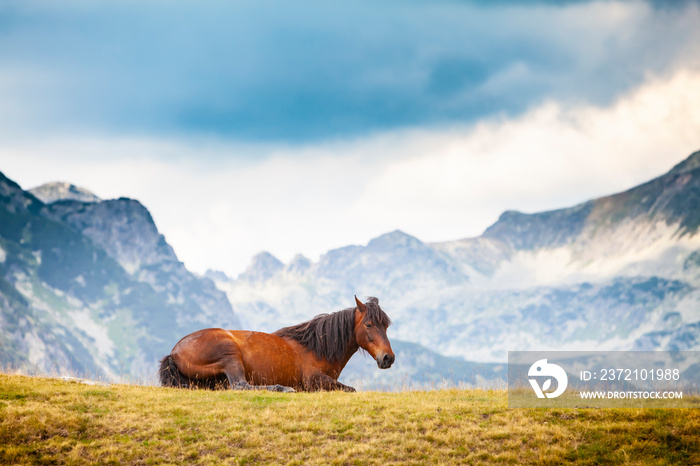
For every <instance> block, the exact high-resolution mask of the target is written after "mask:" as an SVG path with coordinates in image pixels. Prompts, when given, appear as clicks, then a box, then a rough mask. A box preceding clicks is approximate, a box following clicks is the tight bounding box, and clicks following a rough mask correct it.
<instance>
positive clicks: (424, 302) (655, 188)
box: [215, 152, 700, 373]
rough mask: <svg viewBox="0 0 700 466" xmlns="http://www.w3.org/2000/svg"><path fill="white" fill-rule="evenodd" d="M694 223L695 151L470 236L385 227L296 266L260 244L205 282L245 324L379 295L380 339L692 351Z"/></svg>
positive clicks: (698, 300)
mask: <svg viewBox="0 0 700 466" xmlns="http://www.w3.org/2000/svg"><path fill="white" fill-rule="evenodd" d="M699 226H700V152H696V153H694V154H692V155H691V156H690V157H688V158H687V159H686V160H684V161H682V162H681V163H679V164H678V165H676V166H675V167H674V168H673V169H672V170H670V171H669V172H668V173H666V174H664V175H662V176H660V177H658V178H655V179H653V180H651V181H649V182H647V183H644V184H642V185H640V186H637V187H634V188H632V189H630V190H627V191H625V192H622V193H618V194H614V195H611V196H606V197H602V198H599V199H594V200H590V201H587V202H584V203H582V204H580V205H577V206H573V207H570V208H566V209H558V210H554V211H549V212H541V213H534V214H527V213H521V212H514V211H508V212H505V213H504V214H503V215H501V217H500V218H499V220H498V221H497V222H496V223H495V224H494V225H492V226H490V227H489V228H488V229H486V231H485V232H484V233H483V234H482V235H481V236H479V237H477V238H466V239H462V240H457V241H448V242H442V243H431V244H427V243H423V242H421V241H420V240H418V239H417V238H415V237H413V236H410V235H408V234H406V233H403V232H401V231H394V232H392V233H388V234H385V235H382V236H380V237H379V238H376V239H374V240H372V241H370V242H369V243H368V244H367V245H365V246H347V247H344V248H340V249H336V250H332V251H329V252H327V253H326V254H324V255H323V256H322V257H321V258H320V259H319V260H318V261H316V262H312V261H309V260H308V259H307V260H305V261H304V262H303V264H304V265H303V267H299V266H298V263H297V262H298V260H295V261H293V263H290V264H287V265H284V264H282V263H281V262H280V261H279V260H277V259H274V258H271V256H270V255H269V254H265V257H266V260H265V261H264V264H263V263H262V262H261V261H259V260H258V261H257V262H256V261H254V262H253V264H251V268H249V270H248V271H246V273H244V274H243V275H241V276H240V277H237V278H235V279H230V278H227V277H223V276H221V275H218V276H217V278H215V282H216V284H217V286H218V287H219V288H220V289H222V290H224V291H226V293H227V295H228V297H229V299H230V301H231V303H232V304H233V306H234V307H235V308H236V310H237V312H238V315H239V317H240V318H241V321H242V323H243V324H244V326H248V327H250V328H256V329H263V330H273V329H275V328H278V327H280V326H282V325H288V324H292V323H295V322H300V321H302V320H305V319H308V318H309V317H311V316H313V315H315V314H317V313H320V312H329V311H332V310H339V309H343V308H345V307H349V306H350V305H351V304H352V303H351V300H352V296H353V295H354V294H357V295H358V296H377V297H379V299H380V303H381V305H382V306H383V307H384V308H385V310H386V311H387V313H388V314H389V315H390V317H391V318H392V319H393V321H394V323H395V324H394V326H392V328H391V329H390V330H389V336H390V338H391V339H396V340H398V341H402V342H414V343H417V344H420V345H422V347H423V348H429V349H430V350H431V351H434V352H435V353H437V354H440V355H442V356H449V357H452V358H457V359H455V361H458V360H460V359H461V360H463V361H464V360H471V361H481V362H504V361H506V359H507V351H508V350H535V349H537V350H544V349H557V350H564V349H567V350H576V349H609V350H631V349H638V350H658V349H663V350H698V349H700V290H698V284H699V283H700V281H699V279H700V235H698V227H699ZM269 264H274V266H273V267H270V266H269ZM253 275H255V276H256V277H266V278H264V279H263V278H261V279H256V280H250V279H249V277H250V276H253ZM407 363H408V364H409V365H411V364H413V362H412V361H410V362H409V361H407ZM394 367H395V368H396V369H397V371H396V372H399V370H400V367H401V361H400V358H397V362H396V363H395V366H394ZM392 370H394V369H392ZM417 371H419V370H418V369H416V370H414V371H413V372H414V373H416V372H417Z"/></svg>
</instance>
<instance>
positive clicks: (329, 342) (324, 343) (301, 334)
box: [274, 298, 391, 363]
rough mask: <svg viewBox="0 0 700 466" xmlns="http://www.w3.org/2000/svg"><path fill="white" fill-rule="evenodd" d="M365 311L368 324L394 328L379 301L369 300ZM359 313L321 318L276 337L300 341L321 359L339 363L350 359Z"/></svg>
mask: <svg viewBox="0 0 700 466" xmlns="http://www.w3.org/2000/svg"><path fill="white" fill-rule="evenodd" d="M365 307H367V315H366V316H365V318H364V319H363V320H364V321H365V322H367V321H369V322H371V323H372V324H373V325H377V326H382V327H384V328H386V327H388V326H389V325H391V319H389V316H387V315H386V313H385V312H384V311H383V310H382V308H381V307H379V300H378V299H377V298H368V300H367V303H366V304H365ZM355 309H356V308H348V309H344V310H342V311H338V312H334V313H332V314H319V315H317V316H316V317H314V318H313V319H311V320H309V321H307V322H303V323H301V324H297V325H292V326H291V327H284V328H281V329H279V330H277V331H276V332H275V333H274V335H277V336H279V337H282V338H289V339H291V340H295V341H298V342H299V343H301V344H302V346H304V347H305V348H306V349H308V350H309V351H311V352H313V353H314V354H315V355H316V357H318V358H324V359H327V360H328V361H330V362H332V363H335V362H339V361H341V360H342V359H343V358H344V357H345V356H346V354H347V350H348V345H349V344H350V340H352V338H353V336H354V335H355Z"/></svg>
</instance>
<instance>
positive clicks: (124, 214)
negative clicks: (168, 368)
mask: <svg viewBox="0 0 700 466" xmlns="http://www.w3.org/2000/svg"><path fill="white" fill-rule="evenodd" d="M65 192H66V193H68V194H70V193H71V192H73V191H71V190H70V189H68V190H65ZM216 324H219V325H225V326H232V327H236V326H238V320H237V318H236V316H235V315H234V313H233V310H232V309H231V306H230V304H229V302H228V300H227V299H226V297H225V295H224V294H223V293H221V292H220V291H219V290H217V289H216V288H215V287H214V285H213V283H212V282H211V281H210V280H207V279H201V278H197V277H195V276H194V275H192V274H191V273H189V272H188V271H187V270H186V269H185V267H184V265H183V264H182V263H180V262H179V261H178V260H177V257H176V256H175V254H174V252H173V251H172V248H170V246H169V245H168V244H167V243H166V242H165V239H164V238H163V236H162V235H160V233H158V230H157V228H156V227H155V224H154V223H153V220H152V218H151V216H150V214H149V213H148V211H147V210H146V209H145V208H144V207H143V206H142V205H141V204H139V203H138V202H137V201H133V200H130V199H116V200H109V201H101V200H99V199H97V200H96V199H90V200H89V201H87V202H82V201H75V200H57V201H56V202H53V203H51V204H44V203H43V202H41V201H40V200H38V199H37V198H36V197H35V196H34V195H32V194H31V193H29V192H26V191H24V190H22V189H21V188H20V187H19V185H17V184H16V183H14V182H13V181H11V180H9V179H8V178H7V177H5V176H4V175H2V174H1V173H0V328H1V329H2V331H1V332H0V347H1V351H0V362H1V363H2V364H3V365H6V366H13V367H20V368H24V369H26V370H38V371H40V372H45V373H46V372H60V373H75V372H77V373H84V372H90V373H97V374H103V375H105V376H107V377H110V378H112V379H118V378H120V377H121V376H129V375H132V376H135V375H137V374H142V373H152V372H153V371H154V367H155V366H156V361H157V359H158V358H159V357H162V355H164V354H167V353H168V352H169V350H170V349H171V348H172V346H173V344H174V343H175V342H177V341H178V339H179V338H181V337H182V335H184V334H186V333H189V332H190V331H193V330H196V329H199V328H201V327H202V326H210V325H216Z"/></svg>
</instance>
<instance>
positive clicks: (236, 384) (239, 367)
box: [224, 356, 296, 393]
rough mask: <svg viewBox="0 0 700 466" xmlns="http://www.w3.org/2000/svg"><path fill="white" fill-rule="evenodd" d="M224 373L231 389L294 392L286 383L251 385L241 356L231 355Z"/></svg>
mask: <svg viewBox="0 0 700 466" xmlns="http://www.w3.org/2000/svg"><path fill="white" fill-rule="evenodd" d="M224 374H226V378H227V379H228V383H229V386H230V388H231V390H269V391H271V392H283V393H293V392H295V391H296V390H294V389H293V388H292V387H285V386H284V385H251V384H249V383H248V381H247V380H246V378H245V368H244V367H243V360H242V359H241V357H240V356H239V357H230V358H229V360H228V361H227V362H226V364H225V366H224Z"/></svg>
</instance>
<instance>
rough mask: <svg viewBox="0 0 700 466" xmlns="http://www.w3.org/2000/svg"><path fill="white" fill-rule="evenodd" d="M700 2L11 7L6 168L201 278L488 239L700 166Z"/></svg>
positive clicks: (0, 40) (3, 51) (5, 26)
mask: <svg viewBox="0 0 700 466" xmlns="http://www.w3.org/2000/svg"><path fill="white" fill-rule="evenodd" d="M698 24H700V2H698V1H690V0H688V1H678V2H662V1H642V0H638V1H636V0H626V1H585V0H578V1H563V0H559V1H544V0H541V1H534V2H533V1H528V2H526V1H517V0H502V1H491V2H487V1H467V0H462V1H457V0H455V1H449V0H444V1H440V0H438V1H418V0H403V1H391V0H389V1H384V2H381V3H377V2H369V1H364V0H361V1H353V2H328V1H320V0H319V1H313V0H300V1H297V2H283V1H267V0H262V1H260V0H258V1H236V2H224V1H214V0H205V1H197V2H194V1H181V2H166V1H146V2H144V1H139V2H136V1H128V0H120V1H103V2H92V1H75V0H60V1H34V0H28V1H23V2H16V1H7V0H0V171H1V172H3V173H4V174H5V175H6V176H8V177H10V178H11V179H13V180H15V181H16V182H18V183H19V184H20V185H21V186H22V187H23V188H25V189H28V188H32V187H34V186H37V185H40V184H42V183H46V182H51V181H68V182H71V183H73V184H76V185H78V186H82V187H85V188H87V189H89V190H90V191H92V192H94V193H95V194H97V195H98V196H100V197H102V198H104V199H109V198H115V197H122V196H123V197H130V198H134V199H138V200H139V201H141V202H142V203H143V204H144V205H145V206H146V207H147V208H148V209H149V210H150V211H151V213H152V215H153V218H154V220H155V222H156V224H157V226H158V228H159V230H160V231H161V232H162V233H163V234H164V235H165V237H166V240H167V241H168V242H169V243H170V244H171V245H172V246H173V247H174V249H175V252H176V253H177V254H178V257H179V258H180V259H181V260H182V261H184V262H185V264H186V265H187V266H188V268H190V269H191V270H192V271H194V272H197V273H203V272H204V271H206V270H207V269H210V268H211V269H217V270H222V271H224V272H226V273H227V274H229V275H230V276H232V277H235V276H237V275H238V274H239V273H241V272H242V271H243V270H244V269H245V268H246V266H247V265H248V263H249V262H250V259H251V258H252V257H253V256H254V255H255V254H256V253H258V252H260V251H269V252H271V253H272V254H274V255H275V256H277V257H278V258H279V259H281V260H282V261H284V262H288V261H289V260H291V258H292V257H293V256H294V255H295V254H297V253H301V254H304V255H305V256H307V257H310V258H312V259H317V258H318V257H319V256H320V255H321V254H323V253H325V252H326V251H328V250H330V249H333V248H337V247H342V246H346V245H349V244H366V243H367V242H368V241H369V240H370V239H372V238H374V237H377V236H379V235H381V234H384V233H387V232H390V231H393V230H396V229H400V230H402V231H404V232H406V233H408V234H411V235H414V236H416V237H418V238H419V239H421V240H423V241H426V242H437V241H449V240H456V239H461V238H465V237H472V236H478V235H479V234H481V233H482V232H483V230H484V229H486V228H487V227H488V226H489V225H491V224H493V223H494V222H495V221H496V220H497V219H498V217H499V215H500V214H501V213H502V212H503V211H505V210H520V211H523V212H538V211H543V210H550V209H556V208H562V207H568V206H571V205H575V204H577V203H580V202H584V201H586V200H588V199H590V198H594V197H597V196H602V195H607V194H611V193H614V192H618V191H622V190H625V189H628V188H630V187H632V186H634V185H636V184H639V183H641V182H644V181H646V180H648V179H651V178H653V177H655V176H658V175H660V174H662V173H664V172H666V171H668V170H669V169H670V168H671V167H672V166H673V165H675V164H676V163H678V162H679V161H681V160H682V159H683V158H685V157H687V156H688V155H690V153H692V152H694V151H696V150H699V149H700V28H698V27H697V26H698Z"/></svg>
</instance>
